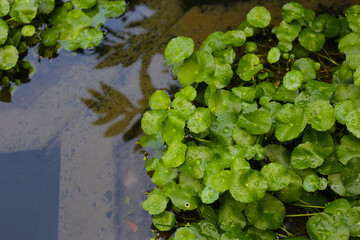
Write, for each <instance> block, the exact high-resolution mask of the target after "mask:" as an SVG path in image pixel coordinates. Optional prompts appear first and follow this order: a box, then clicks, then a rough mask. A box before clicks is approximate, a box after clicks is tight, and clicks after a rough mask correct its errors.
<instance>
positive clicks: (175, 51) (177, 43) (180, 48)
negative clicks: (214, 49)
mask: <svg viewBox="0 0 360 240" xmlns="http://www.w3.org/2000/svg"><path fill="white" fill-rule="evenodd" d="M193 51H194V41H193V40H192V39H191V38H188V37H177V38H173V39H171V40H170V42H169V43H168V44H167V46H166V48H165V52H164V55H165V59H166V61H167V62H168V63H169V64H170V65H172V64H174V63H180V62H181V61H183V60H184V59H186V58H188V57H190V56H191V54H192V53H193Z"/></svg>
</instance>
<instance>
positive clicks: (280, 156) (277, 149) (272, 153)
mask: <svg viewBox="0 0 360 240" xmlns="http://www.w3.org/2000/svg"><path fill="white" fill-rule="evenodd" d="M264 152H265V156H266V157H267V158H268V159H269V161H270V162H272V163H281V164H282V165H284V166H285V167H287V168H289V165H290V152H289V151H288V150H287V149H286V148H285V147H284V146H282V145H278V144H268V145H266V146H265V147H264Z"/></svg>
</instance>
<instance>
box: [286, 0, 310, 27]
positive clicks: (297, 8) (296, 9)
mask: <svg viewBox="0 0 360 240" xmlns="http://www.w3.org/2000/svg"><path fill="white" fill-rule="evenodd" d="M304 15H305V9H304V7H303V6H302V5H301V4H300V3H297V2H289V3H286V4H284V5H283V6H282V8H281V16H282V18H283V19H284V21H285V22H288V23H290V22H292V21H293V20H301V19H302V17H303V16H304Z"/></svg>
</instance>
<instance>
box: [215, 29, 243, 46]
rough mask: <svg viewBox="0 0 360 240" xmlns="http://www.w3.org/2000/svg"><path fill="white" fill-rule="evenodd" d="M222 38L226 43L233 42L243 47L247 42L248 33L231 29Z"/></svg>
mask: <svg viewBox="0 0 360 240" xmlns="http://www.w3.org/2000/svg"><path fill="white" fill-rule="evenodd" d="M221 40H222V41H223V43H225V44H232V45H234V46H235V47H241V46H242V45H243V44H244V43H245V42H246V35H245V33H244V32H243V31H242V30H230V31H227V32H226V33H224V35H223V36H222V37H221Z"/></svg>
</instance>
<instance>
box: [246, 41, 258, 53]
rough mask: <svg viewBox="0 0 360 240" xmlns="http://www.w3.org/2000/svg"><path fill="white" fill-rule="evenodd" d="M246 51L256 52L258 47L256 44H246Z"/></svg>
mask: <svg viewBox="0 0 360 240" xmlns="http://www.w3.org/2000/svg"><path fill="white" fill-rule="evenodd" d="M245 49H246V51H247V52H255V51H256V49H257V45H256V43H255V42H246V44H245Z"/></svg>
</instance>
